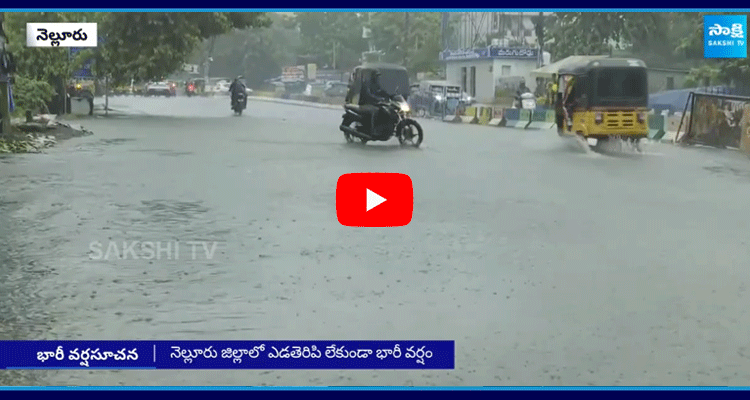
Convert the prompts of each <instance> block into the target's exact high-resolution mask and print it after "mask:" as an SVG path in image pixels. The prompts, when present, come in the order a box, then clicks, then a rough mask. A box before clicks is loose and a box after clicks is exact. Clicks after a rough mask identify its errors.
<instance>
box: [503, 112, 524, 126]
mask: <svg viewBox="0 0 750 400" xmlns="http://www.w3.org/2000/svg"><path fill="white" fill-rule="evenodd" d="M520 111H521V110H519V109H517V108H506V109H504V110H503V118H504V119H505V126H507V127H508V128H515V127H516V125H518V120H519V119H520V118H521V112H520Z"/></svg>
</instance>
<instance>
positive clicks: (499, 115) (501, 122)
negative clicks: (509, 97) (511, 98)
mask: <svg viewBox="0 0 750 400" xmlns="http://www.w3.org/2000/svg"><path fill="white" fill-rule="evenodd" d="M488 125H492V126H505V118H503V108H502V107H492V119H490V122H489V123H488Z"/></svg>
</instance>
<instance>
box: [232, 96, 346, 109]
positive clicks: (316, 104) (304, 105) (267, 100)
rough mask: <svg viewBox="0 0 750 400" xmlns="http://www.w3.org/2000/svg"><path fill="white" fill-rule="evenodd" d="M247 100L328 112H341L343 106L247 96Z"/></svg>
mask: <svg viewBox="0 0 750 400" xmlns="http://www.w3.org/2000/svg"><path fill="white" fill-rule="evenodd" d="M247 99H248V100H255V101H265V102H266V103H278V104H287V105H291V106H302V107H313V108H324V109H329V110H341V109H342V108H343V105H335V104H325V103H313V102H311V101H303V100H288V99H277V98H275V97H260V96H248V97H247Z"/></svg>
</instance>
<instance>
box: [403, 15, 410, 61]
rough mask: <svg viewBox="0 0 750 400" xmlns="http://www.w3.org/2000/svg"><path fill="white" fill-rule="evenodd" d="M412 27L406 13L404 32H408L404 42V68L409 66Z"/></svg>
mask: <svg viewBox="0 0 750 400" xmlns="http://www.w3.org/2000/svg"><path fill="white" fill-rule="evenodd" d="M410 28H411V26H410V24H409V13H408V12H405V13H404V31H405V32H406V38H405V40H404V66H405V67H406V66H407V65H409V46H411V41H410V39H411V29H410Z"/></svg>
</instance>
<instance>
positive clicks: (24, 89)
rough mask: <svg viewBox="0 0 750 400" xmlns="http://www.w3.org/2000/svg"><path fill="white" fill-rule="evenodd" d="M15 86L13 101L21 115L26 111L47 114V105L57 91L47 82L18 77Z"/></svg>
mask: <svg viewBox="0 0 750 400" xmlns="http://www.w3.org/2000/svg"><path fill="white" fill-rule="evenodd" d="M15 80H16V82H15V84H14V85H13V100H14V101H15V103H16V110H17V112H18V113H20V114H24V112H25V111H32V113H36V112H39V111H44V112H47V111H48V110H47V103H49V102H50V101H51V100H52V98H53V97H54V96H55V95H56V93H55V89H54V88H53V87H52V85H50V84H49V83H48V82H46V81H41V80H37V79H33V78H26V77H23V76H17V77H16V78H15Z"/></svg>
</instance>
